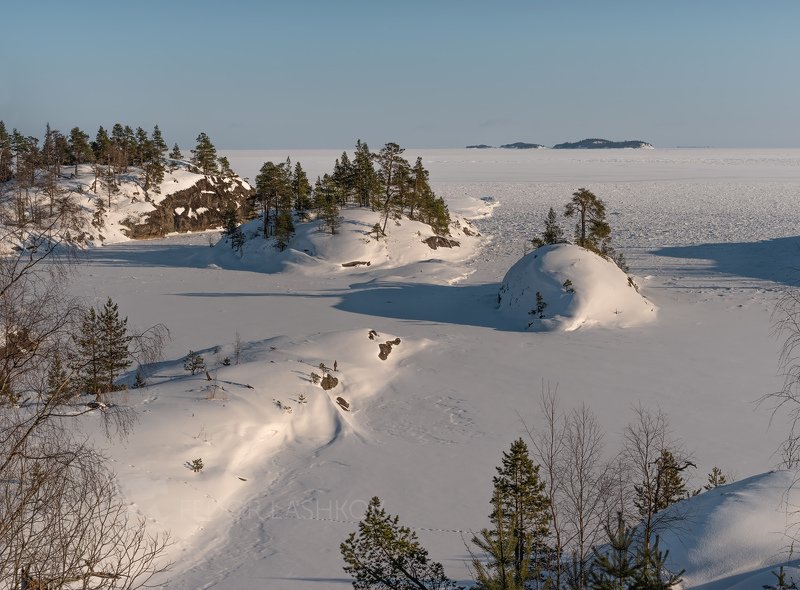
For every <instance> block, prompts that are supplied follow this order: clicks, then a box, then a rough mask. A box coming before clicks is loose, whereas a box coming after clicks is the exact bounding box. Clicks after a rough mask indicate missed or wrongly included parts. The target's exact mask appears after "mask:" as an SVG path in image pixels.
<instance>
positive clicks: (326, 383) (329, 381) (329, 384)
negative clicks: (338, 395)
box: [320, 373, 339, 391]
mask: <svg viewBox="0 0 800 590" xmlns="http://www.w3.org/2000/svg"><path fill="white" fill-rule="evenodd" d="M320 385H322V389H324V390H325V391H328V390H329V389H333V388H334V387H336V386H337V385H339V380H338V379H337V378H336V377H334V376H333V375H331V374H330V373H328V374H327V375H325V376H324V377H323V378H322V381H321V382H320Z"/></svg>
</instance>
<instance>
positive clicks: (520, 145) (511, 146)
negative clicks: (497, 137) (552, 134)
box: [500, 141, 545, 150]
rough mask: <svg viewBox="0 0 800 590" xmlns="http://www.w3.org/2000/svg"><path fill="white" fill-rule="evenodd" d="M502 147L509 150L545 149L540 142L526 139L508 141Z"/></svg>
mask: <svg viewBox="0 0 800 590" xmlns="http://www.w3.org/2000/svg"><path fill="white" fill-rule="evenodd" d="M500 147H501V148H504V149H507V150H542V149H545V146H543V145H542V144H540V143H525V142H524V141H518V142H516V143H507V144H505V145H501V146H500Z"/></svg>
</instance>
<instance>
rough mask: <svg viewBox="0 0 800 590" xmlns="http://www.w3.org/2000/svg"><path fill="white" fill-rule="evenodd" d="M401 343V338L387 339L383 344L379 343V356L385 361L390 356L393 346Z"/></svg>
mask: <svg viewBox="0 0 800 590" xmlns="http://www.w3.org/2000/svg"><path fill="white" fill-rule="evenodd" d="M398 344H400V339H399V338H395V339H394V340H387V341H386V342H384V343H382V344H378V348H380V352H379V353H378V358H379V359H381V360H382V361H385V360H386V359H387V358H389V354H390V353H391V352H392V346H397V345H398Z"/></svg>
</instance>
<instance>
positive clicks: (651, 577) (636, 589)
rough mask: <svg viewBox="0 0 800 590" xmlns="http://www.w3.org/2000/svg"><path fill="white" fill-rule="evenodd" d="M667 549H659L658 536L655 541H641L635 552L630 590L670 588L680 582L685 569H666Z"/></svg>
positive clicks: (670, 589) (669, 589)
mask: <svg viewBox="0 0 800 590" xmlns="http://www.w3.org/2000/svg"><path fill="white" fill-rule="evenodd" d="M668 557H669V551H661V549H660V548H659V538H658V536H656V540H655V543H653V544H652V545H647V544H645V543H642V544H641V545H640V546H639V548H638V551H637V553H636V573H635V575H634V578H633V582H632V583H631V585H630V586H629V588H630V589H631V590H672V589H673V588H675V587H676V586H677V585H678V584H680V582H681V576H682V575H683V572H684V571H685V570H681V571H680V572H678V573H677V574H673V573H671V572H669V570H667V567H666V563H667V558H668Z"/></svg>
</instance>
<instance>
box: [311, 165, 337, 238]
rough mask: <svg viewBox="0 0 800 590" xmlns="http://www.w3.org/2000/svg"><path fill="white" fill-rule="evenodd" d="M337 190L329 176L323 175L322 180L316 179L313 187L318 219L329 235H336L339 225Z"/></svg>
mask: <svg viewBox="0 0 800 590" xmlns="http://www.w3.org/2000/svg"><path fill="white" fill-rule="evenodd" d="M337 190H338V189H337V187H336V183H334V182H333V179H331V177H330V175H328V174H324V175H323V176H322V179H320V178H319V177H317V182H316V183H315V185H314V202H315V205H316V208H317V212H318V215H319V217H320V218H321V219H322V220H323V222H324V223H325V226H326V227H327V228H328V231H330V232H331V234H336V233H338V230H339V225H340V224H341V217H340V215H339V213H340V209H339V198H338V195H337Z"/></svg>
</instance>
